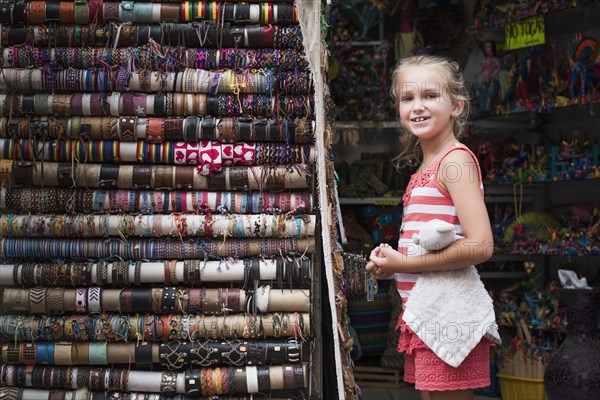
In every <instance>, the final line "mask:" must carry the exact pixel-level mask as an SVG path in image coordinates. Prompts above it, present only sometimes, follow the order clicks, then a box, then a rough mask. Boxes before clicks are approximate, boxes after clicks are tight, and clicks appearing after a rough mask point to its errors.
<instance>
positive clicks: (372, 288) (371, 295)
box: [365, 272, 379, 301]
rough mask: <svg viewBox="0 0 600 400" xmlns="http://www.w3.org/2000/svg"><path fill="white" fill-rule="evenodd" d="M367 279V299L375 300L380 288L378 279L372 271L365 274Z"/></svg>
mask: <svg viewBox="0 0 600 400" xmlns="http://www.w3.org/2000/svg"><path fill="white" fill-rule="evenodd" d="M367 276H368V277H367ZM365 279H366V280H367V281H366V285H365V290H366V292H367V301H373V300H375V295H376V294H377V289H378V288H379V285H378V283H377V279H375V277H373V274H372V273H370V272H369V273H368V274H365Z"/></svg>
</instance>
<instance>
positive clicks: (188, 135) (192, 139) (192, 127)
mask: <svg viewBox="0 0 600 400" xmlns="http://www.w3.org/2000/svg"><path fill="white" fill-rule="evenodd" d="M198 123H200V119H199V118H198V117H188V118H186V120H185V133H184V142H187V143H198V135H197V132H198ZM201 132H202V130H201Z"/></svg>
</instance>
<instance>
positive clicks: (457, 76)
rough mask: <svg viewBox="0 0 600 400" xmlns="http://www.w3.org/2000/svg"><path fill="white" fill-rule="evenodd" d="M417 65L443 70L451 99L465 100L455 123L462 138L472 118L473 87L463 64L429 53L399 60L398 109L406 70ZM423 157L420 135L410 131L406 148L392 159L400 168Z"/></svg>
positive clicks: (396, 70)
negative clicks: (470, 94) (470, 115)
mask: <svg viewBox="0 0 600 400" xmlns="http://www.w3.org/2000/svg"><path fill="white" fill-rule="evenodd" d="M414 67H428V68H431V69H434V70H436V71H437V72H439V73H440V74H441V75H442V76H443V77H444V79H445V80H446V88H445V89H446V93H447V94H448V96H450V101H451V102H452V103H453V104H456V103H457V102H459V101H462V102H463V109H462V112H461V113H460V114H459V115H458V116H457V117H456V118H454V125H453V127H452V132H453V133H454V136H455V137H456V138H460V137H461V136H462V133H463V130H464V128H465V125H466V124H467V120H468V118H469V91H468V89H467V85H466V84H465V80H464V78H463V75H462V72H461V70H460V66H459V65H458V63H457V62H455V61H452V60H450V59H447V58H444V57H440V56H435V55H429V54H425V55H418V56H411V57H406V58H403V59H401V60H400V61H399V62H398V64H396V68H394V72H393V74H392V90H391V95H392V98H393V99H394V104H395V106H396V112H398V106H399V103H400V99H399V97H398V95H399V93H398V91H399V84H400V79H401V77H402V74H403V73H404V72H406V71H407V70H408V69H409V68H414ZM422 157H423V151H422V149H421V146H420V145H419V140H418V139H417V137H416V136H414V135H412V134H410V132H409V135H408V140H407V141H406V144H405V146H404V150H402V152H401V153H400V154H399V155H398V156H396V157H394V159H392V162H393V163H394V166H395V167H396V169H400V168H402V167H404V166H412V164H413V162H420V161H422Z"/></svg>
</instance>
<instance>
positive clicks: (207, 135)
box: [200, 115, 217, 140]
mask: <svg viewBox="0 0 600 400" xmlns="http://www.w3.org/2000/svg"><path fill="white" fill-rule="evenodd" d="M200 139H201V140H216V139H217V118H215V117H213V116H211V115H207V116H205V117H204V118H202V125H201V126H200Z"/></svg>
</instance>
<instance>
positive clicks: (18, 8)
mask: <svg viewBox="0 0 600 400" xmlns="http://www.w3.org/2000/svg"><path fill="white" fill-rule="evenodd" d="M12 15H13V16H12V23H13V24H22V23H24V22H25V20H24V15H25V1H24V0H17V1H16V2H15V3H14V5H13V10H12Z"/></svg>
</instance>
